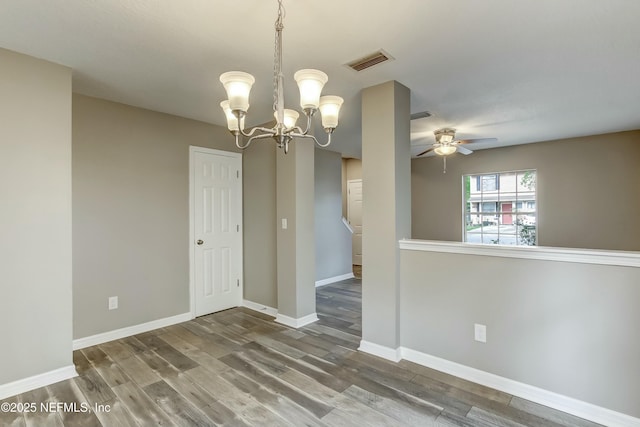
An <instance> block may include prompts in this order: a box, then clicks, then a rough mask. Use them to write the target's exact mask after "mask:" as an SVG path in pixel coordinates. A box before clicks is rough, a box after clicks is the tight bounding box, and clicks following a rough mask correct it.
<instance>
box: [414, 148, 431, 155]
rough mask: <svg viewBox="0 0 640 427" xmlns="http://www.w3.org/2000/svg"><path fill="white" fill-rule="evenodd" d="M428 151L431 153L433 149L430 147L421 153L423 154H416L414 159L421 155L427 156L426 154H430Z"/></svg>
mask: <svg viewBox="0 0 640 427" xmlns="http://www.w3.org/2000/svg"><path fill="white" fill-rule="evenodd" d="M430 151H433V147H431V148H429V149H427V150H425V151H423V152H422V153H420V154H416V157H420V156H422V155H425V154H427V153H428V152H430Z"/></svg>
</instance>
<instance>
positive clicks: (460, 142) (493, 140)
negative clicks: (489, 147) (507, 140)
mask: <svg viewBox="0 0 640 427" xmlns="http://www.w3.org/2000/svg"><path fill="white" fill-rule="evenodd" d="M472 142H498V138H475V139H461V140H458V141H456V143H457V144H471V143H472Z"/></svg>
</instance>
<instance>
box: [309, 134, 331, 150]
mask: <svg viewBox="0 0 640 427" xmlns="http://www.w3.org/2000/svg"><path fill="white" fill-rule="evenodd" d="M313 139H315V138H313ZM316 144H318V145H319V146H320V147H322V148H324V147H328V146H329V144H331V132H327V142H326V143H324V144H320V143H319V142H318V140H317V139H316Z"/></svg>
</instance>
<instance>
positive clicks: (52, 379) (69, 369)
mask: <svg viewBox="0 0 640 427" xmlns="http://www.w3.org/2000/svg"><path fill="white" fill-rule="evenodd" d="M77 376H78V373H77V372H76V367H75V366H73V365H69V366H65V367H63V368H59V369H55V370H53V371H49V372H45V373H43V374H39V375H34V376H32V377H28V378H23V379H21V380H17V381H13V382H10V383H7V384H2V385H0V400H3V399H6V398H7V397H11V396H15V395H16V394H20V393H25V392H27V391H30V390H34V389H36V388H40V387H44V386H48V385H50V384H55V383H57V382H60V381H64V380H68V379H70V378H74V377H77Z"/></svg>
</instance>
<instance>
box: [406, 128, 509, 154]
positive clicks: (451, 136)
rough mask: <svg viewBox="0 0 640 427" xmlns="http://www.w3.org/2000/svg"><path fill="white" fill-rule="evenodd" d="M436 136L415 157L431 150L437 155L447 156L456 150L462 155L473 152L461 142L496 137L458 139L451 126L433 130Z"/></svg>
mask: <svg viewBox="0 0 640 427" xmlns="http://www.w3.org/2000/svg"><path fill="white" fill-rule="evenodd" d="M433 134H434V135H435V137H436V142H435V143H434V144H433V145H432V146H431V147H429V148H428V149H426V150H425V151H423V152H422V153H419V154H418V155H417V156H416V157H420V156H423V155H425V154H427V153H430V152H431V151H433V152H434V153H435V154H437V155H439V156H448V155H450V154H453V153H455V152H456V151H457V152H459V153H462V154H464V155H469V154H471V153H473V151H472V150H469V149H468V148H466V147H461V145H462V144H469V143H472V142H480V141H482V142H490V141H491V142H495V141H497V139H496V138H476V139H458V140H456V139H455V138H456V130H455V129H452V128H443V129H438V130H436V131H434V132H433Z"/></svg>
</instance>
